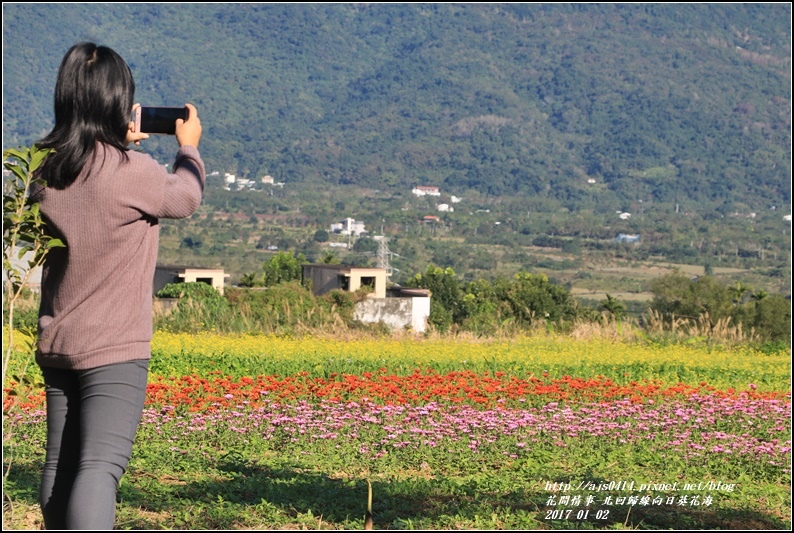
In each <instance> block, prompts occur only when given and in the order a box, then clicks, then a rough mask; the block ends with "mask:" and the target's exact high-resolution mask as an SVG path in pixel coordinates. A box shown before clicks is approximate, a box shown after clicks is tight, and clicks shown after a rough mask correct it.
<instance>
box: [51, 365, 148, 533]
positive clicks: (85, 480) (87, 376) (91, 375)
mask: <svg viewBox="0 0 794 533" xmlns="http://www.w3.org/2000/svg"><path fill="white" fill-rule="evenodd" d="M41 370H42V374H43V376H44V383H45V385H46V391H47V457H46V459H45V461H44V471H43V473H42V480H41V491H40V501H41V510H42V514H43V515H44V525H45V526H46V528H47V529H84V530H89V531H91V530H99V529H113V521H114V519H115V516H116V490H117V488H118V484H119V480H120V479H121V476H122V474H124V471H125V470H126V468H127V463H128V462H129V460H130V455H131V454H132V442H133V440H134V439H135V430H136V429H137V427H138V423H139V422H140V420H141V412H142V411H143V403H144V400H145V398H146V379H147V374H148V371H149V362H148V361H143V360H141V361H131V362H128V363H117V364H112V365H106V366H101V367H98V368H92V369H90V370H63V369H57V368H42V369H41Z"/></svg>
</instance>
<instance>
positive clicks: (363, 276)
mask: <svg viewBox="0 0 794 533" xmlns="http://www.w3.org/2000/svg"><path fill="white" fill-rule="evenodd" d="M303 280H304V282H306V281H307V280H311V287H312V292H313V293H314V294H315V295H318V296H319V295H321V294H325V293H327V292H330V291H332V290H334V289H341V290H343V291H350V292H355V291H357V290H358V289H360V288H361V287H365V286H369V287H372V292H371V294H370V296H371V297H373V298H385V297H386V269H384V268H359V267H351V266H345V265H324V264H320V265H303Z"/></svg>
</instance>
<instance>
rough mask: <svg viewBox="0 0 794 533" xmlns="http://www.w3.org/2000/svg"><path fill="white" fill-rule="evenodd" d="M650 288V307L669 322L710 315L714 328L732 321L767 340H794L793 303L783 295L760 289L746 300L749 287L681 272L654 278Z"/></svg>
mask: <svg viewBox="0 0 794 533" xmlns="http://www.w3.org/2000/svg"><path fill="white" fill-rule="evenodd" d="M650 285H651V291H652V292H653V294H654V297H653V301H652V302H651V306H650V307H651V309H652V310H654V311H656V312H658V313H660V314H661V315H662V316H663V317H665V318H666V319H667V320H673V319H674V318H676V317H678V318H688V319H698V318H700V317H702V316H707V317H708V318H709V320H710V322H711V324H712V325H713V324H716V323H717V322H718V321H720V320H723V319H726V318H730V319H731V320H732V322H733V323H734V324H741V325H742V326H743V328H744V329H745V330H746V331H749V330H750V329H751V328H752V329H753V330H754V331H755V333H756V334H757V335H759V336H760V337H761V338H762V339H763V340H765V341H788V342H790V341H791V300H790V299H789V298H786V297H784V296H782V295H779V294H776V295H769V294H768V293H767V292H766V291H763V290H759V291H756V292H754V293H752V297H751V299H750V300H749V301H744V296H745V295H746V294H747V293H749V292H750V288H749V286H746V285H744V284H741V283H735V284H733V285H732V286H726V285H724V284H722V283H720V282H719V281H717V280H716V279H714V278H712V277H710V276H705V277H699V278H692V279H690V278H688V277H686V276H684V275H682V274H680V273H677V274H669V275H667V276H663V277H661V278H657V279H654V280H653V281H651V284H650Z"/></svg>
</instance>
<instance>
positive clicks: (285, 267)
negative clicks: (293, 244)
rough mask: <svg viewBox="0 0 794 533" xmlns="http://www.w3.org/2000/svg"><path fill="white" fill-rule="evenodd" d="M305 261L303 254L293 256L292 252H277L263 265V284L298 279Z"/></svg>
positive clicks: (301, 275)
mask: <svg viewBox="0 0 794 533" xmlns="http://www.w3.org/2000/svg"><path fill="white" fill-rule="evenodd" d="M306 263H307V261H306V257H305V256H304V255H303V254H298V256H297V257H295V255H294V254H293V253H292V252H278V253H277V254H276V255H274V256H273V257H272V258H271V259H270V260H269V261H268V262H266V263H265V264H264V265H263V269H264V271H265V276H264V284H265V286H267V287H271V286H273V285H278V284H279V283H286V282H289V281H300V280H301V278H302V277H303V265H304V264H306Z"/></svg>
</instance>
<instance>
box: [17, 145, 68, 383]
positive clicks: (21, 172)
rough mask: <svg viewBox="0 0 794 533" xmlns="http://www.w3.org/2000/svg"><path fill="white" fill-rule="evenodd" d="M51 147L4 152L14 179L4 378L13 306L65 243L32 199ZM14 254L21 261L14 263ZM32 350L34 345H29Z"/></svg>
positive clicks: (41, 183)
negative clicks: (37, 174) (49, 229)
mask: <svg viewBox="0 0 794 533" xmlns="http://www.w3.org/2000/svg"><path fill="white" fill-rule="evenodd" d="M50 151H51V150H49V149H39V148H38V147H37V146H32V147H30V148H19V149H9V150H5V151H4V152H3V159H4V160H6V161H4V162H3V166H4V167H5V169H6V170H8V171H10V173H11V179H10V180H9V181H8V183H6V182H5V181H4V182H3V271H4V272H5V274H6V287H5V290H4V291H3V297H4V298H5V299H6V301H5V302H4V303H5V304H6V305H7V307H8V313H7V314H6V316H5V319H6V321H7V325H8V342H7V346H6V355H5V358H4V360H3V375H2V380H3V383H4V384H5V375H6V370H7V369H8V363H9V361H10V358H11V353H12V351H13V349H14V305H15V303H16V301H17V300H18V299H19V297H20V296H21V295H22V293H23V291H24V290H25V288H26V286H27V284H28V281H29V280H30V276H31V274H32V273H33V271H34V270H35V269H36V268H38V267H40V266H42V265H43V264H44V259H45V258H46V256H47V254H48V253H49V252H50V250H52V249H54V248H60V247H63V246H65V245H64V243H63V241H61V240H60V239H56V238H54V237H52V236H50V235H47V233H46V231H45V227H46V226H45V222H44V219H43V218H42V215H41V212H40V211H39V204H38V203H36V202H35V201H33V200H32V199H31V196H30V192H31V189H32V188H33V187H34V186H42V187H43V186H44V185H45V184H44V183H43V182H41V181H38V180H37V179H36V178H35V177H34V174H35V172H36V170H37V169H38V168H39V166H41V164H42V163H43V162H44V160H45V159H46V157H47V155H49V153H50ZM14 256H16V258H17V259H18V260H19V261H20V263H15V262H14V261H13V259H14ZM29 348H30V350H32V349H33V347H32V345H31V346H29Z"/></svg>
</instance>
